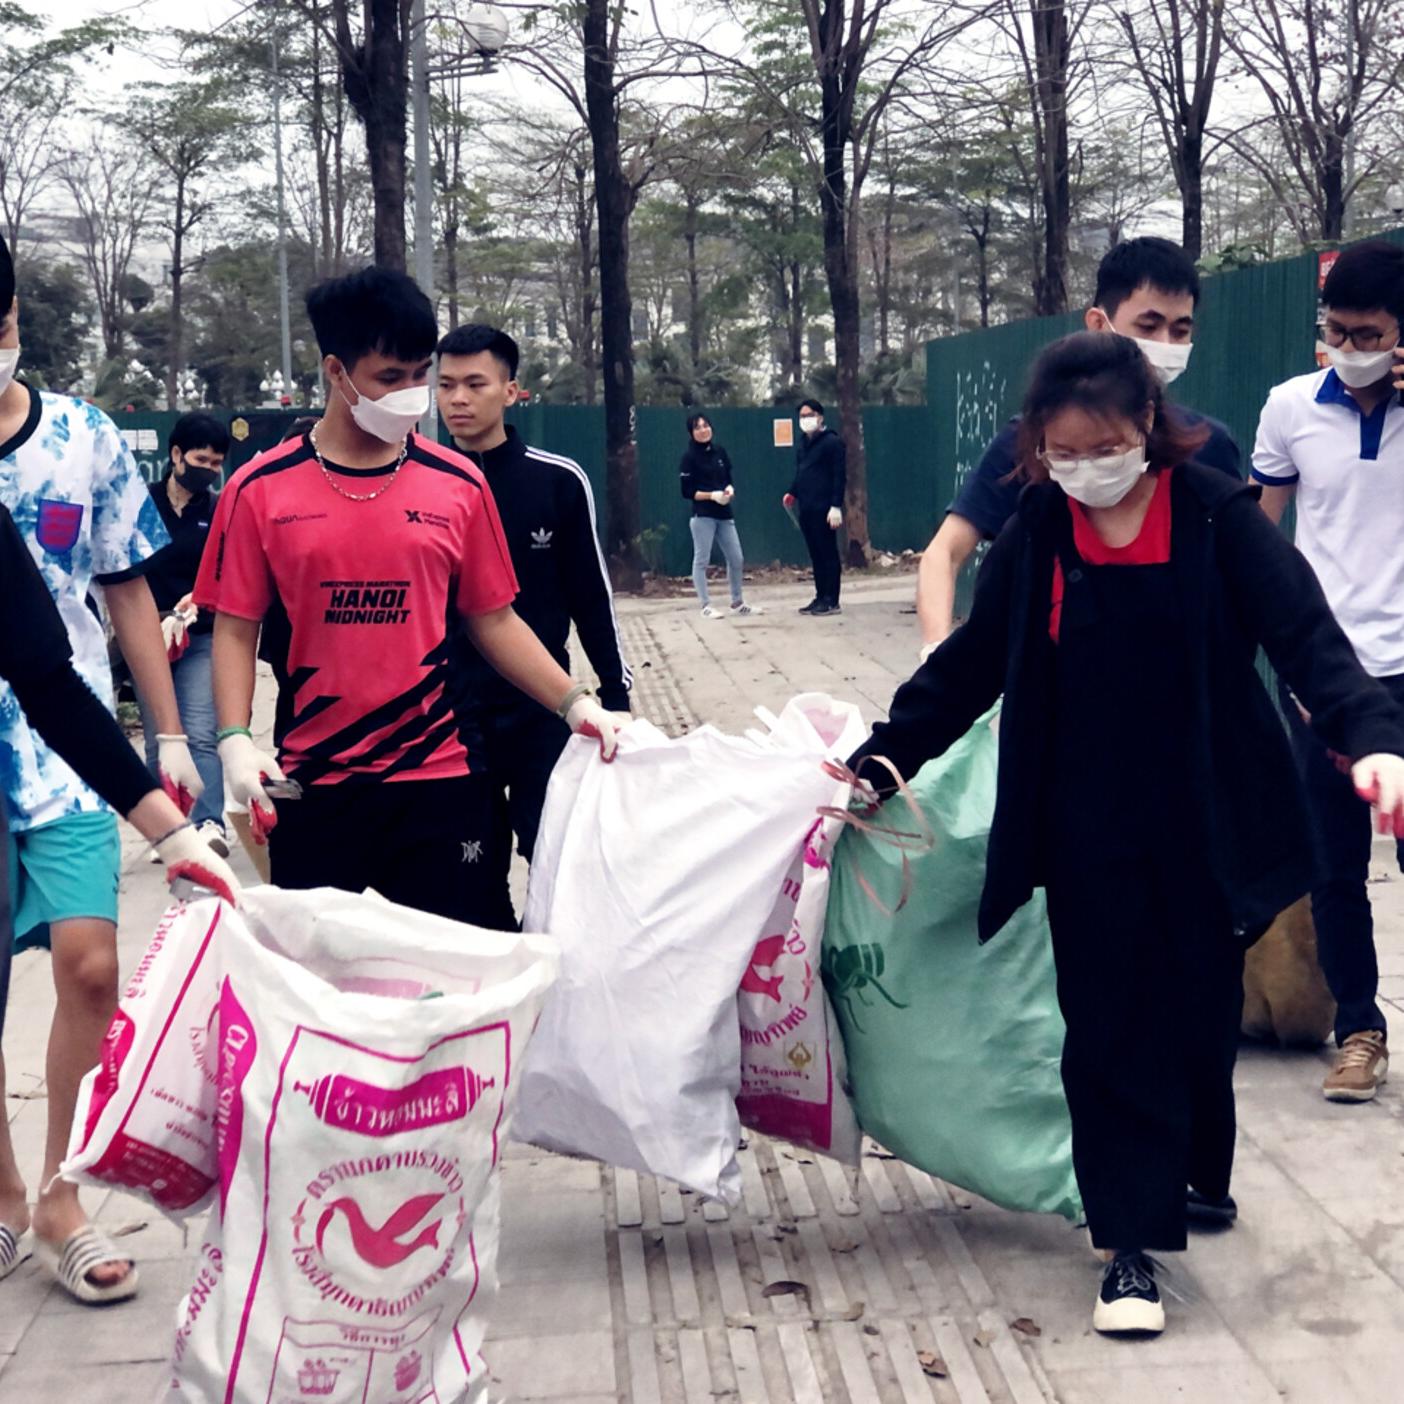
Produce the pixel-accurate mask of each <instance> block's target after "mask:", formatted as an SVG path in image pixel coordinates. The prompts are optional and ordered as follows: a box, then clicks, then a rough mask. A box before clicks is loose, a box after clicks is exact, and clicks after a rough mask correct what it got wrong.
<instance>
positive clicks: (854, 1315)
mask: <svg viewBox="0 0 1404 1404" xmlns="http://www.w3.org/2000/svg"><path fill="white" fill-rule="evenodd" d="M865 1305H866V1304H865V1303H864V1302H854V1303H853V1305H852V1306H851V1307H849V1308H848V1310H847V1311H846V1312H844V1314H843V1316H842V1318H840V1319H841V1320H843V1321H857V1320H858V1318H859V1317H860V1316H862V1314H863V1309H864V1306H865Z"/></svg>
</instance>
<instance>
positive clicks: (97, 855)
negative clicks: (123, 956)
mask: <svg viewBox="0 0 1404 1404" xmlns="http://www.w3.org/2000/svg"><path fill="white" fill-rule="evenodd" d="M6 846H7V848H8V850H9V852H8V854H7V857H8V860H9V864H10V884H11V886H10V898H11V901H12V903H13V905H14V913H15V949H16V950H17V951H22V950H26V949H28V948H30V947H33V946H47V945H48V944H49V927H50V925H52V923H54V922H56V921H72V920H75V919H76V918H78V917H96V918H99V919H100V920H102V921H110V922H114V923H115V922H116V920H117V885H118V883H119V882H120V881H121V876H122V841H121V839H120V838H119V837H118V835H117V816H116V815H115V814H113V813H112V811H111V810H104V811H102V812H100V813H87V814H69V815H66V816H65V817H64V818H62V819H55V820H53V821H52V822H51V823H48V824H39V825H37V826H36V827H34V828H32V829H22V830H21V831H20V832H19V833H14V832H13V831H11V833H10V834H9V835H8V837H7V839H6Z"/></svg>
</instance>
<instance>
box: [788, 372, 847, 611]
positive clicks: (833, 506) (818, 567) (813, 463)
mask: <svg viewBox="0 0 1404 1404" xmlns="http://www.w3.org/2000/svg"><path fill="white" fill-rule="evenodd" d="M798 413H799V427H800V441H799V444H798V445H797V446H796V448H795V477H794V481H793V482H792V483H791V484H790V490H789V492H787V493H786V494H785V506H786V507H792V508H794V509H795V511H796V512H797V513H798V515H799V525H800V530H801V531H802V532H803V533H804V544H805V545H806V546H807V547H808V548H809V559H810V563H811V564H812V565H813V567H814V598H813V599H812V600H811V601H810V602H809V603H808V604H807V605H805V606H804V608H803V609H801V610H800V613H801V614H838V613H839V585H840V582H841V581H842V579H843V565H842V563H841V562H840V560H839V549H838V531H839V528H840V527H842V526H843V497H844V492H845V491H846V490H847V487H848V450H847V449H846V448H844V446H843V440H842V439H841V438H839V436H838V435H837V434H835V433H834V431H833V430H832V429H826V428H825V427H824V406H823V405H821V404H820V403H819V401H818V400H801V401H800V405H799V411H798Z"/></svg>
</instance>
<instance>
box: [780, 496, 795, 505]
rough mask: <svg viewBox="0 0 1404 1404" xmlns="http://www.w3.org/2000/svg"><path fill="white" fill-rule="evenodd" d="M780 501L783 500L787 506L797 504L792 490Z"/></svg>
mask: <svg viewBox="0 0 1404 1404" xmlns="http://www.w3.org/2000/svg"><path fill="white" fill-rule="evenodd" d="M780 501H781V502H783V503H784V504H785V506H786V507H793V506H794V505H795V495H794V493H792V492H787V493H786V494H785V495H784V497H782V498H781V499H780Z"/></svg>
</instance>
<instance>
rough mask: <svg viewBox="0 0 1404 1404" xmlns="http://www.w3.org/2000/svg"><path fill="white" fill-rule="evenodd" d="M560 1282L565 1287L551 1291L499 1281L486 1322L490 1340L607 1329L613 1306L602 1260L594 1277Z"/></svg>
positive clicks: (540, 1287) (533, 1284)
mask: <svg viewBox="0 0 1404 1404" xmlns="http://www.w3.org/2000/svg"><path fill="white" fill-rule="evenodd" d="M505 1266H510V1264H507V1265H505ZM560 1285H561V1286H562V1287H564V1288H565V1290H562V1291H554V1292H553V1291H548V1290H543V1285H542V1284H540V1283H535V1282H521V1281H511V1282H503V1283H501V1284H500V1285H499V1286H498V1289H497V1296H496V1297H495V1298H494V1299H493V1304H492V1316H491V1318H490V1320H489V1322H488V1333H487V1338H488V1340H489V1342H491V1341H495V1340H504V1339H507V1338H509V1337H513V1336H527V1337H530V1338H532V1339H537V1338H540V1337H542V1336H549V1335H561V1334H567V1335H575V1334H582V1333H585V1332H590V1331H608V1330H609V1329H610V1325H611V1323H612V1320H613V1308H612V1306H611V1303H610V1295H609V1278H608V1276H607V1275H606V1273H605V1271H604V1267H603V1264H602V1265H601V1270H600V1274H599V1277H598V1279H597V1280H595V1281H574V1282H564V1281H563V1282H562V1283H561V1284H560Z"/></svg>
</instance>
